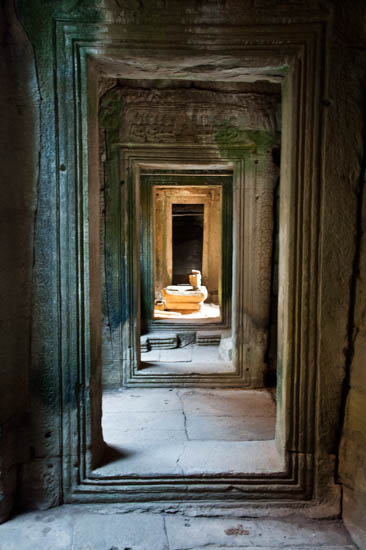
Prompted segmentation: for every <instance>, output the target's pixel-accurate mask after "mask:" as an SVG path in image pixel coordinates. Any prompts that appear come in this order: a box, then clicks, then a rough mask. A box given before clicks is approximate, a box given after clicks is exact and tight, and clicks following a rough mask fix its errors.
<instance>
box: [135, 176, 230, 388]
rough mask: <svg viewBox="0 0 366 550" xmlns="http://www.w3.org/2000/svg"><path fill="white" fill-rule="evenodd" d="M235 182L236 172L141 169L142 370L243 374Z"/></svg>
mask: <svg viewBox="0 0 366 550" xmlns="http://www.w3.org/2000/svg"><path fill="white" fill-rule="evenodd" d="M232 179H233V175H232V171H230V170H227V171H221V172H220V173H215V171H212V172H209V171H205V172H201V173H200V172H199V171H198V170H196V171H192V170H184V169H182V170H180V171H178V170H177V171H174V170H173V171H172V170H170V171H166V172H165V173H164V172H163V171H161V170H160V171H155V172H154V171H151V170H150V171H149V170H148V171H143V172H142V173H141V176H140V201H141V208H140V211H141V218H140V231H141V241H140V242H141V254H140V258H141V340H140V357H139V360H140V361H139V368H140V369H142V371H143V374H144V375H145V376H146V375H155V374H160V375H165V376H166V379H167V380H169V379H170V377H171V376H174V375H182V376H185V375H187V376H189V375H191V374H192V373H195V374H196V375H197V376H199V375H200V374H201V375H202V374H206V375H207V374H220V373H221V374H224V373H233V372H235V367H234V362H233V348H232V341H233V337H232V330H231V317H232V312H231V308H232V263H233V255H232V235H233V220H232ZM192 273H197V275H193V277H194V281H196V279H195V277H198V278H199V281H196V282H195V283H193V284H194V285H196V286H192V284H191V282H192Z"/></svg>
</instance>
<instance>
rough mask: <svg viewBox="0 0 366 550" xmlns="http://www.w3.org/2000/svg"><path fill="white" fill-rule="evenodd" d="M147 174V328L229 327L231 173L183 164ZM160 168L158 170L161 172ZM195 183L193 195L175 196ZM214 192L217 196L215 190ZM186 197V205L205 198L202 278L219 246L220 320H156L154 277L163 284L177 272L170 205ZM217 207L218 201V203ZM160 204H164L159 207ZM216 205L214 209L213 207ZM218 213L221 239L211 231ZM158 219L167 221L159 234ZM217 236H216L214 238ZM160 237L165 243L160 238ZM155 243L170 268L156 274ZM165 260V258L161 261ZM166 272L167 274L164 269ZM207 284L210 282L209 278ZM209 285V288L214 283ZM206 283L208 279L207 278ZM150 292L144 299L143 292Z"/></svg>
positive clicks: (144, 244) (144, 269)
mask: <svg viewBox="0 0 366 550" xmlns="http://www.w3.org/2000/svg"><path fill="white" fill-rule="evenodd" d="M149 172H150V173H149V174H145V173H142V174H141V176H140V181H141V191H140V197H141V208H140V210H141V218H142V219H141V232H142V242H141V245H142V254H141V258H142V259H141V262H142V275H141V279H142V285H143V288H142V294H143V296H142V310H143V311H145V313H143V316H144V318H143V324H144V327H145V328H146V330H147V331H152V330H164V331H166V330H169V329H171V330H180V331H181V330H199V329H200V328H201V329H202V330H204V329H208V330H212V329H215V328H216V329H220V328H221V329H222V330H224V329H228V328H230V327H231V293H232V280H231V279H232V233H233V226H232V173H231V172H229V173H228V174H226V175H224V176H223V175H219V174H217V173H215V171H212V172H211V173H210V172H209V171H205V173H203V174H202V175H200V173H199V172H198V171H195V173H192V171H185V170H184V169H182V170H179V171H176V173H175V174H172V170H170V171H169V172H166V173H164V172H163V171H161V170H159V171H153V173H151V172H152V171H149ZM156 172H160V173H159V174H158V173H156ZM157 187H158V188H163V189H162V190H159V195H161V197H160V198H159V202H157V198H156V188H157ZM182 188H184V189H186V188H193V189H194V190H196V194H195V195H194V196H191V195H190V196H185V197H184V198H183V197H181V198H180V199H179V198H177V192H178V191H179V190H180V189H182ZM213 194H215V197H212V195H213ZM177 201H178V202H182V203H186V204H194V203H197V202H198V203H201V204H204V223H203V251H202V278H203V281H207V280H208V278H209V275H210V274H209V256H210V254H211V255H212V249H213V248H214V247H215V246H218V247H219V266H220V267H219V270H218V273H216V280H217V285H218V288H219V294H220V296H219V300H220V309H221V319H218V320H215V319H212V320H211V321H207V320H205V321H204V323H200V321H197V322H195V321H194V320H191V321H190V322H189V323H184V322H183V323H179V320H178V319H177V320H175V322H174V323H171V322H169V321H168V322H167V321H166V320H161V319H160V320H153V319H152V312H153V300H154V288H155V287H156V278H157V280H158V281H159V283H160V286H159V288H163V287H164V286H167V285H169V284H173V283H172V273H173V271H172V270H173V245H172V214H171V211H172V204H173V202H174V203H176V202H177ZM217 202H218V203H219V206H218V207H217V206H216V203H217ZM159 205H160V206H159ZM213 207H215V212H213V211H212V210H213ZM214 215H215V216H216V218H219V221H218V227H219V232H220V234H219V238H218V239H217V238H216V237H215V235H216V234H215V235H214V236H212V234H211V233H210V223H211V217H212V216H214ZM157 224H160V225H161V226H165V230H163V231H162V232H161V233H159V235H157V234H156V231H157V229H156V227H157ZM212 237H213V238H212ZM157 238H159V239H160V241H161V240H162V239H163V241H164V242H160V243H157ZM157 248H158V249H159V251H160V253H161V254H163V255H164V259H163V262H165V265H166V267H165V268H164V269H163V268H160V271H159V272H158V273H156V269H157V266H156V263H155V261H154V258H155V256H154V255H155V254H157V253H158V252H157ZM163 262H161V263H163ZM164 271H166V273H165V272H164ZM208 283H209V281H208ZM208 283H207V284H206V286H207V288H208V290H210V288H211V287H210V285H209V284H208ZM204 284H205V283H204ZM144 295H145V296H146V298H145V297H144Z"/></svg>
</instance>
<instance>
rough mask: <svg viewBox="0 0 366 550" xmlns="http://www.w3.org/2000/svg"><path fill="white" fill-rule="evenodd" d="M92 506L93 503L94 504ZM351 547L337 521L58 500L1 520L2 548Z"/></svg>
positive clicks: (254, 549) (328, 549)
mask: <svg viewBox="0 0 366 550" xmlns="http://www.w3.org/2000/svg"><path fill="white" fill-rule="evenodd" d="M93 508H94V509H93ZM224 548H245V549H247V550H270V549H271V548H277V549H286V550H300V549H303V550H317V549H322V550H354V549H356V546H354V545H353V544H352V542H351V539H350V537H349V535H348V533H347V531H346V530H345V528H344V527H343V525H342V523H341V522H340V521H329V520H310V519H305V518H303V517H297V516H290V517H285V518H282V519H281V518H268V517H263V518H238V517H195V515H194V513H192V514H191V515H190V514H164V513H151V512H128V513H116V511H114V512H113V508H112V507H111V506H110V505H109V506H108V505H105V506H104V507H101V506H100V507H98V508H95V507H92V506H87V505H84V506H81V505H78V506H77V505H71V506H70V505H69V506H61V507H59V508H55V509H53V510H47V511H45V512H32V513H27V514H23V515H19V516H17V517H15V518H13V519H11V520H10V521H8V522H7V523H5V524H3V525H0V550H202V549H208V550H219V549H224Z"/></svg>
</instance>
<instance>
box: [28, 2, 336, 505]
mask: <svg viewBox="0 0 366 550" xmlns="http://www.w3.org/2000/svg"><path fill="white" fill-rule="evenodd" d="M26 4H27V3H26ZM62 4H63V6H59V3H57V6H56V5H55V7H53V6H52V7H51V4H49V3H47V10H46V11H47V13H45V14H44V20H43V21H42V26H40V25H39V14H38V12H37V10H34V12H27V13H26V15H25V18H26V19H27V28H28V30H29V33H30V35H31V36H32V39H33V40H34V44H35V48H36V56H37V69H38V74H39V78H40V83H41V86H42V90H43V91H46V92H47V93H45V94H43V91H42V97H43V101H42V102H41V111H42V117H41V125H42V132H43V130H44V132H43V133H42V135H43V139H46V140H48V141H47V147H45V148H44V150H43V152H42V155H41V158H40V179H39V186H40V202H39V205H38V206H39V208H38V216H41V215H42V218H41V220H42V224H43V225H42V232H39V233H37V239H38V241H37V242H38V244H40V243H41V242H42V238H44V240H45V242H44V243H43V244H44V249H45V250H46V249H47V247H48V248H50V244H49V243H50V242H51V243H52V244H53V243H55V246H54V247H52V254H53V255H46V256H45V258H42V257H39V256H37V264H36V273H37V274H38V276H39V279H38V281H37V287H36V290H35V295H36V299H35V300H34V302H35V312H34V319H35V325H36V327H35V328H34V329H33V333H34V334H36V339H35V341H34V343H33V344H34V349H33V355H35V356H36V357H37V358H38V359H39V363H38V367H39V368H37V369H36V371H37V372H36V373H35V374H36V376H37V379H36V380H37V388H39V391H38V393H37V395H36V399H35V402H34V403H33V409H32V420H33V423H35V419H36V418H38V419H39V422H38V423H36V426H35V427H34V428H33V432H32V437H33V438H34V440H35V441H37V442H45V440H44V432H45V429H44V426H45V425H47V422H49V417H50V415H51V414H52V415H54V417H55V422H54V426H55V427H56V426H59V429H54V430H53V432H52V434H51V437H50V438H48V439H47V445H46V442H45V446H44V447H42V451H41V452H40V453H39V455H38V456H40V457H44V458H39V459H37V460H38V462H37V468H38V470H39V472H44V475H42V473H41V474H39V472H38V474H37V475H38V478H37V479H42V480H43V481H40V483H42V482H43V483H44V487H43V490H44V491H45V492H47V490H48V486H49V483H48V481H46V482H45V480H48V479H49V476H51V475H54V478H52V479H58V480H59V484H60V487H59V491H60V493H61V492H62V495H63V500H64V502H103V503H105V502H108V501H111V502H116V501H124V502H131V501H134V502H136V501H139V502H141V501H148V502H151V501H154V502H156V501H158V500H166V501H170V502H172V501H175V502H177V501H184V500H186V501H192V500H195V501H197V500H206V501H210V502H213V501H214V502H216V503H217V502H220V504H223V503H224V502H225V501H226V502H227V501H230V502H231V503H232V502H233V501H236V502H238V503H239V505H240V506H241V510H243V505H244V506H245V503H247V505H249V501H253V499H256V500H257V501H261V502H262V503H263V501H265V500H267V501H268V500H270V499H272V500H275V501H277V502H278V501H282V502H283V503H286V502H288V501H289V500H291V501H297V502H298V503H300V502H302V503H304V501H306V500H309V499H311V498H312V497H316V496H317V494H318V491H319V492H321V496H322V498H323V502H324V500H325V499H328V500H329V502H330V501H332V502H334V495H335V494H336V493H337V488H336V487H333V486H332V485H331V484H330V483H329V484H328V485H326V483H325V480H327V481H328V480H329V479H330V477H331V475H332V472H331V469H330V467H329V458H330V455H329V452H328V451H327V449H326V442H324V438H322V433H323V430H322V425H321V423H322V422H324V418H327V419H329V417H330V416H332V418H333V417H334V416H335V415H336V414H337V411H336V410H333V409H332V406H331V402H330V401H329V400H328V401H327V400H324V399H320V398H319V396H321V395H322V390H323V389H324V390H325V389H326V388H325V380H326V374H325V372H324V368H327V367H328V366H329V365H328V364H327V365H325V367H324V366H323V365H322V364H320V361H319V346H320V344H321V334H320V330H319V326H318V322H319V318H320V308H321V305H322V297H321V292H320V289H321V284H320V282H321V277H322V272H321V269H320V267H319V253H320V246H319V243H320V236H321V231H322V225H321V220H322V215H323V214H322V208H321V198H322V192H323V190H324V181H323V174H322V166H321V160H322V153H323V151H322V140H321V137H322V132H323V116H322V114H321V109H322V107H321V105H322V99H323V98H324V97H326V95H324V94H325V93H326V44H327V40H326V38H327V20H328V14H327V13H324V12H323V11H322V6H321V3H315V7H314V10H309V7H308V3H306V4H304V3H299V4H298V3H296V4H294V6H292V4H293V3H292V2H291V3H290V2H289V3H288V4H291V10H288V11H287V12H286V14H285V15H284V12H283V4H285V2H279V3H277V2H270V5H271V6H272V7H271V10H272V11H271V14H270V16H268V14H267V9H266V10H263V9H261V7H260V5H261V3H257V2H254V9H252V8H251V7H250V6H252V3H250V6H249V3H248V6H249V7H244V8H243V9H241V11H240V10H239V11H238V12H237V11H236V10H237V8H236V7H235V6H237V5H241V3H239V4H237V3H235V2H233V3H232V5H233V13H232V14H231V12H230V13H229V15H230V16H231V19H230V20H229V21H228V23H227V24H226V23H225V25H223V24H222V22H220V21H217V20H214V18H215V13H216V11H215V10H213V13H212V17H213V20H212V22H211V20H210V22H205V21H204V22H203V23H202V24H201V23H200V20H199V17H198V16H197V18H196V19H195V23H194V25H193V24H192V23H189V24H187V25H185V24H184V23H180V24H179V23H177V21H176V19H174V20H173V19H168V20H167V21H165V20H164V21H163V22H162V23H161V24H159V25H157V26H156V33H155V32H153V30H152V28H151V26H150V27H149V29H150V30H149V33H148V37H149V38H148V40H147V38H146V36H147V35H146V28H145V27H144V25H143V24H141V25H140V24H137V25H135V24H134V19H133V18H132V19H131V20H129V22H128V23H125V22H121V21H124V18H123V17H124V15H123V16H120V17H119V16H118V13H117V14H116V13H114V12H113V11H111V12H109V11H108V10H105V11H100V12H99V11H98V10H97V8H96V5H95V3H94V2H91V3H90V7H88V6H89V3H85V2H74V1H73V2H69V4H70V8H68V9H65V8H64V5H65V4H67V2H64V3H62ZM86 4H87V6H86ZM117 4H118V3H117V2H116V3H115V6H117ZM257 4H259V7H258V9H257ZM264 5H267V3H264ZM116 9H117V11H118V7H116ZM228 11H229V10H228ZM200 17H201V16H200ZM205 17H208V14H207V13H206V12H205ZM210 17H211V15H210ZM40 31H41V32H40ZM45 48H46V49H45ZM172 52H175V53H174V56H173V57H172ZM177 67H179V70H180V74H179V77H180V78H188V79H194V78H195V79H197V78H201V79H205V78H206V79H211V80H212V79H213V80H214V79H217V80H219V79H225V75H226V74H227V67H229V68H230V69H231V68H232V67H236V68H237V72H238V75H239V76H238V78H243V79H244V78H249V79H252V80H253V79H255V78H283V124H282V128H283V134H282V144H283V147H282V165H281V198H280V235H279V241H280V265H279V280H280V282H279V317H278V320H279V323H278V332H279V342H278V373H279V386H278V390H277V396H278V401H277V403H278V407H277V409H278V413H277V427H276V445H277V446H278V449H279V450H280V452H281V453H282V454H283V458H284V463H283V464H284V466H283V469H281V471H276V472H275V471H271V466H270V464H267V469H264V470H263V471H260V472H255V473H253V472H244V471H243V472H241V473H240V474H239V475H222V476H214V477H213V476H209V475H207V476H204V477H201V476H188V477H184V478H183V477H181V476H177V477H175V478H171V477H159V478H157V477H155V478H154V479H151V478H148V477H142V476H139V477H137V476H135V477H128V478H126V477H124V476H118V475H116V476H115V477H113V479H110V478H109V479H107V478H103V477H98V476H96V475H95V474H94V473H93V467H94V466H95V464H96V463H97V462H98V460H99V459H100V457H101V455H102V453H103V449H104V447H103V441H102V434H101V384H100V380H101V364H100V319H101V315H100V263H99V260H98V245H99V240H98V235H99V225H98V224H99V222H98V220H99V202H98V197H99V177H98V157H99V154H98V153H99V150H98V137H97V135H98V122H97V106H98V101H99V96H98V85H99V84H98V82H99V80H98V79H99V78H100V77H101V76H104V77H105V76H111V75H113V76H114V77H118V76H119V75H121V74H122V75H123V74H124V72H125V71H129V73H128V74H129V75H130V77H131V78H145V77H146V76H147V75H148V76H149V77H150V78H172V77H173V76H174V75H175V74H176V71H177ZM140 68H142V69H141V70H140ZM206 69H207V70H206ZM210 69H214V70H210ZM244 69H245V70H244ZM133 71H135V72H133ZM131 75H133V76H131ZM216 145H219V144H216ZM218 150H219V152H220V155H221V159H222V158H223V159H228V160H229V161H230V162H232V164H233V168H234V177H235V175H236V177H244V176H243V174H244V175H245V177H246V176H247V173H248V168H249V172H250V171H252V173H253V172H254V173H255V170H256V168H257V167H258V166H259V168H260V165H255V164H254V166H251V167H248V166H247V165H246V163H245V162H244V161H243V159H236V157H235V148H234V149H233V148H230V147H227V146H225V144H220V147H216V148H215V151H214V157H213V159H212V160H213V164H216V165H219V166H220V162H218V161H217V154H218ZM120 152H123V154H122V157H123V161H124V162H125V163H126V169H127V170H128V171H131V173H130V174H129V177H132V178H134V177H135V175H137V172H138V169H139V155H138V151H134V150H133V148H132V149H130V150H129V148H128V144H127V145H126V146H125V147H124V148H123V147H122V145H121V144H120V143H119V140H118V136H116V135H115V145H114V146H113V147H112V148H111V149H110V151H109V152H108V158H107V159H106V165H107V171H108V170H112V171H113V170H116V169H117V170H118V167H119V156H120ZM146 155H147V152H146V151H145V153H144V154H143V155H142V165H143V163H146ZM189 156H190V157H191V153H190V155H189ZM221 162H222V160H221ZM142 165H141V166H142ZM119 175H120V174H119V173H117V175H116V176H117V177H119ZM132 181H136V180H133V179H132ZM251 192H253V193H255V189H252V190H251ZM243 193H244V189H243V188H241V190H240V192H239V196H238V198H239V202H240V201H243V200H244V196H243ZM122 198H123V194H122ZM122 205H123V208H125V205H124V203H122ZM235 208H238V205H237V204H236V203H235ZM241 212H242V213H243V214H245V213H246V210H245V208H244V209H242V210H241ZM248 214H249V213H248ZM122 219H123V223H129V222H130V223H131V222H132V223H135V222H134V221H133V220H132V218H129V219H126V218H125V216H123V217H122ZM40 248H41V253H42V252H43V249H42V247H40ZM244 261H245V258H241V259H240V261H239V263H240V262H244ZM241 268H242V269H245V267H244V265H243V266H241ZM136 269H137V266H136V265H132V264H131V262H130V274H129V276H130V277H132V278H134V280H138V278H137V275H138V271H136ZM51 276H52V284H51V285H49V286H47V285H45V284H44V281H45V280H47V281H48V278H49V277H51ZM50 289H51V290H52V291H51V290H50ZM125 290H126V288H125V282H124V281H123V282H122V285H121V292H122V291H123V292H125ZM242 292H243V293H244V294H245V293H246V290H245V289H242ZM124 296H125V297H126V298H128V299H130V298H131V296H130V295H129V294H128V293H127V294H124ZM247 298H248V296H247ZM133 307H136V304H133ZM120 315H121V318H122V320H123V311H122V312H120ZM35 329H36V330H35ZM123 331H125V332H126V331H127V332H130V333H131V334H132V333H136V327H132V326H127V325H125V326H124V328H123ZM243 344H244V343H242V342H239V343H238V348H239V350H240V349H241V350H242V352H240V353H243V352H245V353H250V350H248V349H247V347H245V345H243ZM124 353H126V355H128V354H129V353H130V350H129V349H127V350H124ZM132 362H133V358H131V363H132ZM242 364H244V362H242ZM40 367H42V368H40ZM45 388H46V389H45ZM325 393H326V392H325ZM37 406H38V408H37ZM37 430H39V433H38V432H37ZM315 433H318V435H319V437H318V438H316V437H315ZM316 441H318V442H316ZM256 452H260V451H259V448H256ZM315 458H316V460H315ZM49 464H51V466H52V468H49ZM51 470H52V473H51ZM54 472H55V473H54ZM39 490H40V489H39ZM52 502H54V500H53V501H52ZM305 505H306V502H305ZM259 506H260V504H259Z"/></svg>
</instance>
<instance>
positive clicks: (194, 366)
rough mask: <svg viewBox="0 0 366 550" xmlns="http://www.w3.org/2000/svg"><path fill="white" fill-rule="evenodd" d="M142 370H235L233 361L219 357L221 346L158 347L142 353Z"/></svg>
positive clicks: (173, 371) (195, 371)
mask: <svg viewBox="0 0 366 550" xmlns="http://www.w3.org/2000/svg"><path fill="white" fill-rule="evenodd" d="M141 367H142V370H141V372H142V373H143V374H144V375H145V374H186V375H189V374H213V373H216V374H217V373H225V372H235V367H234V365H233V362H232V361H224V360H223V359H221V358H220V357H219V346H198V345H197V344H192V345H190V346H186V347H184V348H176V349H164V350H161V349H156V350H152V351H148V352H146V353H142V354H141Z"/></svg>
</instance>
